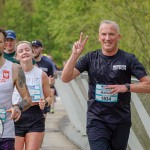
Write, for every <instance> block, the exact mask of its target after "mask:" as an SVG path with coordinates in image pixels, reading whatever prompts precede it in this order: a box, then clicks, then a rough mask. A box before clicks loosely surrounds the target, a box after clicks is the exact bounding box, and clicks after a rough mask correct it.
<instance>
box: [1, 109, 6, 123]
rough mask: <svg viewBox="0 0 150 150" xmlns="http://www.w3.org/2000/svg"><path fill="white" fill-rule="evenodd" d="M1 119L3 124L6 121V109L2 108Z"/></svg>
mask: <svg viewBox="0 0 150 150" xmlns="http://www.w3.org/2000/svg"><path fill="white" fill-rule="evenodd" d="M0 118H1V119H2V121H3V122H5V121H6V109H4V108H0Z"/></svg>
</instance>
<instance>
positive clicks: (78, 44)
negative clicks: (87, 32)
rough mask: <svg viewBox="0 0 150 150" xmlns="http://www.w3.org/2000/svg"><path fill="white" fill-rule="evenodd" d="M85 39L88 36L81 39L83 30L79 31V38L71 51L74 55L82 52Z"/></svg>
mask: <svg viewBox="0 0 150 150" xmlns="http://www.w3.org/2000/svg"><path fill="white" fill-rule="evenodd" d="M87 40H88V36H86V37H85V39H84V40H83V32H81V34H80V38H79V40H78V41H77V42H75V43H74V44H73V48H72V51H73V54H74V55H77V56H79V55H80V54H81V53H82V51H83V49H84V46H85V44H86V42H87Z"/></svg>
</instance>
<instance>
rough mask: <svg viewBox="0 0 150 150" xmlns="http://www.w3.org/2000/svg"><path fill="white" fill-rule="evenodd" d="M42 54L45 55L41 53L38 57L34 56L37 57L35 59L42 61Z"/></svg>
mask: <svg viewBox="0 0 150 150" xmlns="http://www.w3.org/2000/svg"><path fill="white" fill-rule="evenodd" d="M42 56H43V55H42V54H40V55H39V57H37V58H34V59H35V61H36V62H39V61H41V58H42Z"/></svg>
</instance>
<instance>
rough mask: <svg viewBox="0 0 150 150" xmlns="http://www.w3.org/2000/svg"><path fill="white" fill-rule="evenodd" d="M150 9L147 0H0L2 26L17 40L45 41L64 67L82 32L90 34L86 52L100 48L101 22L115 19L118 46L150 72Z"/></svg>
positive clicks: (45, 45) (47, 49) (50, 51)
mask: <svg viewBox="0 0 150 150" xmlns="http://www.w3.org/2000/svg"><path fill="white" fill-rule="evenodd" d="M149 8H150V1H148V0H136V1H135V0H107V1H103V0H82V1H81V0H13V1H12V0H0V14H1V19H0V27H3V28H5V29H6V30H7V29H12V30H14V31H15V32H16V34H17V40H18V41H19V40H28V41H32V40H35V39H40V40H42V41H43V44H44V53H47V54H51V55H52V56H53V59H54V61H55V62H56V63H57V65H58V66H59V67H62V62H63V61H64V60H67V59H68V58H69V55H70V52H71V47H72V44H73V43H74V42H75V41H77V40H78V38H79V35H80V32H81V31H83V32H84V34H85V35H89V40H88V42H87V44H86V49H85V51H84V52H83V54H84V53H86V52H88V51H91V50H95V49H98V48H100V44H99V42H98V28H99V24H100V22H101V21H102V20H106V19H108V20H114V21H116V22H117V23H118V24H119V26H120V33H121V35H122V40H121V41H120V43H119V44H120V45H119V47H120V48H121V49H124V50H126V51H127V52H131V53H134V54H135V55H136V57H137V58H138V59H139V60H140V61H141V62H142V63H143V65H144V66H145V67H146V69H147V71H148V73H150V65H149V64H150V50H149V49H150V40H149V39H150V30H149V28H150V11H149Z"/></svg>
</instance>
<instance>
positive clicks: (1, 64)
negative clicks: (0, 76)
mask: <svg viewBox="0 0 150 150" xmlns="http://www.w3.org/2000/svg"><path fill="white" fill-rule="evenodd" d="M4 63H5V59H4V57H3V56H0V68H2V66H3V65H4Z"/></svg>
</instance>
